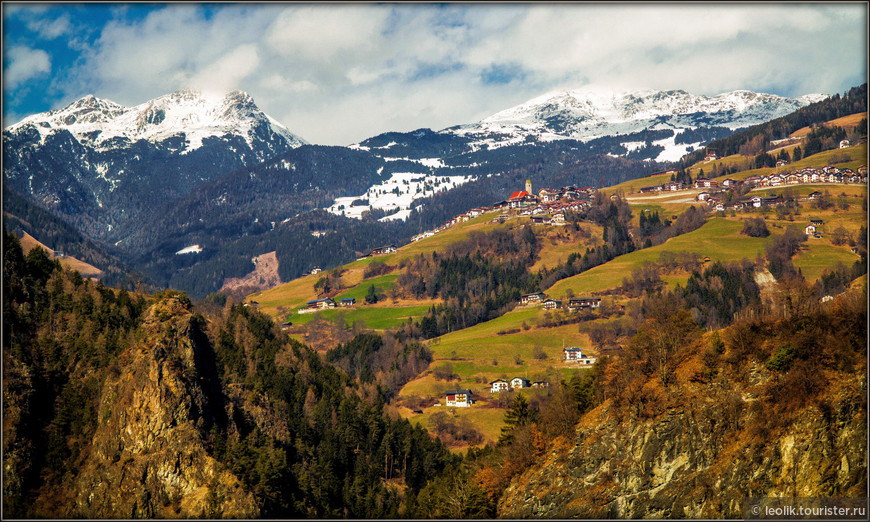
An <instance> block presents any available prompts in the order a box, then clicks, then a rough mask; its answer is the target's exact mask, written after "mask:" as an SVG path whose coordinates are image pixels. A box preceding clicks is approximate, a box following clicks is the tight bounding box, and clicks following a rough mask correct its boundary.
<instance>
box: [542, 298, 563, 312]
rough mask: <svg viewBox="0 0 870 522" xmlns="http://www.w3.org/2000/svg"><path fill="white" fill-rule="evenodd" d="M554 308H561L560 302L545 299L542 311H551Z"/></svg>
mask: <svg viewBox="0 0 870 522" xmlns="http://www.w3.org/2000/svg"><path fill="white" fill-rule="evenodd" d="M554 308H562V301H560V300H558V299H547V300H546V301H544V310H552V309H554Z"/></svg>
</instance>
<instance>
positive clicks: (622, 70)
mask: <svg viewBox="0 0 870 522" xmlns="http://www.w3.org/2000/svg"><path fill="white" fill-rule="evenodd" d="M867 8H868V4H867V3H866V2H851V3H849V2H844V3H833V2H819V3H757V2H753V3H686V2H680V3H672V4H671V3H621V2H617V3H582V2H581V3H503V4H499V3H486V4H469V3H440V4H431V3H401V2H400V3H389V4H374V3H370V4H369V3H353V4H336V3H304V4H300V3H264V4H250V3H239V4H232V3H217V4H200V3H176V4H137V3H133V4H121V3H100V4H73V3H53V4H31V3H27V4H17V3H7V2H4V3H3V127H4V128H5V127H7V126H8V125H11V124H13V123H16V122H17V121H20V120H21V119H22V118H24V117H26V116H28V115H30V114H34V113H37V112H44V111H48V110H51V109H57V108H61V107H63V106H65V105H67V104H69V103H71V102H72V101H75V100H77V99H79V98H81V97H83V96H85V95H87V94H93V95H95V96H97V97H98V98H104V99H108V100H111V101H114V102H116V103H120V104H122V105H126V106H134V105H139V104H141V103H144V102H146V101H148V100H150V99H153V98H156V97H158V96H161V95H164V94H169V93H171V92H174V91H177V90H179V89H184V88H192V89H199V90H203V91H228V90H232V89H240V90H243V91H246V92H247V93H249V94H250V95H251V96H252V97H253V99H254V101H255V102H256V104H257V105H258V106H259V107H260V109H262V110H263V111H264V112H265V113H267V114H268V115H269V116H271V117H273V118H274V119H276V120H278V121H279V122H281V123H282V124H284V125H285V126H286V127H287V128H288V129H289V130H290V131H291V132H293V133H294V134H297V135H299V136H300V137H302V138H303V139H305V140H306V141H308V142H310V143H315V144H322V145H350V144H353V143H358V142H360V141H362V140H364V139H366V138H369V137H372V136H375V135H378V134H380V133H383V132H389V131H401V132H407V131H412V130H416V129H419V128H430V129H433V130H441V129H443V128H446V127H450V126H454V125H459V124H465V123H474V122H477V121H479V120H481V119H483V118H485V117H487V116H489V115H492V114H494V113H496V112H499V111H501V110H504V109H507V108H510V107H513V106H515V105H518V104H521V103H523V102H525V101H527V100H529V99H531V98H535V97H537V96H540V95H543V94H545V93H548V92H551V91H555V90H560V89H600V90H605V91H622V90H633V89H682V90H686V91H688V92H690V93H693V94H699V95H700V94H704V95H716V94H720V93H723V92H729V91H732V90H737V89H747V90H753V91H757V92H766V93H771V94H778V95H782V96H800V95H804V94H812V93H823V94H834V93H841V94H842V93H843V92H845V91H847V90H848V89H849V88H851V87H854V86H857V85H860V84H862V83H865V82H866V81H867V46H868V40H867V22H868V20H867V16H868V11H867Z"/></svg>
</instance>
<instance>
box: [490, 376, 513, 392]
mask: <svg viewBox="0 0 870 522" xmlns="http://www.w3.org/2000/svg"><path fill="white" fill-rule="evenodd" d="M489 385H490V386H491V388H490V390H489V393H497V392H502V391H508V382H507V381H506V380H504V379H496V380H494V381H492V382H491V383H489Z"/></svg>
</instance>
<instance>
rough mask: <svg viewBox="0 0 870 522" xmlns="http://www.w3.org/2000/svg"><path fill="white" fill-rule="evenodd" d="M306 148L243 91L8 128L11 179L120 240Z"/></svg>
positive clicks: (6, 162)
mask: <svg viewBox="0 0 870 522" xmlns="http://www.w3.org/2000/svg"><path fill="white" fill-rule="evenodd" d="M303 144H305V142H304V140H302V139H301V138H299V137H298V136H296V135H295V134H293V133H292V132H290V131H289V130H288V129H287V128H286V127H284V126H283V125H281V124H279V123H278V122H276V121H275V120H274V119H272V118H270V117H269V116H268V115H266V114H265V113H263V112H262V111H261V110H260V109H259V108H258V107H257V105H256V104H255V103H254V100H253V99H252V98H251V97H250V96H249V95H248V94H247V93H244V92H242V91H232V92H229V93H225V94H221V95H210V94H204V93H201V92H198V91H192V90H181V91H178V92H174V93H172V94H168V95H165V96H161V97H159V98H155V99H153V100H150V101H148V102H145V103H143V104H140V105H137V106H135V107H124V106H122V105H119V104H117V103H114V102H112V101H109V100H104V99H100V98H97V97H95V96H92V95H88V96H85V97H84V98H81V99H79V100H77V101H75V102H73V103H71V104H69V105H67V106H66V107H64V108H62V109H57V110H53V111H50V112H45V113H40V114H35V115H32V116H29V117H27V118H25V119H24V120H22V121H20V122H18V123H16V124H14V125H12V126H10V127H8V128H6V129H4V130H3V177H4V181H5V182H6V185H7V186H9V187H11V188H12V189H13V190H15V191H16V192H18V193H19V194H21V195H22V196H25V197H27V198H29V199H30V200H31V201H33V202H35V203H37V204H39V205H41V206H43V207H44V208H46V209H48V210H50V211H52V212H54V213H56V214H57V215H59V216H60V217H62V218H64V219H67V220H68V221H70V222H71V223H73V224H75V225H76V226H77V227H78V228H79V229H80V230H82V231H84V232H86V233H87V234H89V235H91V236H92V237H95V238H99V239H105V240H110V241H113V242H114V241H117V240H119V239H120V238H123V237H124V236H125V235H126V234H127V233H129V229H130V228H135V227H136V226H138V225H137V224H141V222H142V219H144V218H145V217H146V215H148V214H150V213H153V212H155V211H157V209H158V208H159V207H160V206H161V205H163V204H166V203H168V202H169V201H170V200H172V199H174V198H177V197H179V196H181V195H184V194H187V193H188V192H190V191H191V190H193V189H195V188H196V187H197V186H199V185H201V184H203V183H207V182H209V181H212V180H215V179H217V178H219V177H221V176H223V175H225V174H227V173H229V172H232V171H234V170H237V169H240V168H245V167H250V166H253V165H256V164H259V163H262V162H263V161H266V160H268V159H270V158H273V157H276V156H278V155H280V154H283V153H286V152H288V151H290V150H293V149H295V148H298V147H300V146H301V145H303Z"/></svg>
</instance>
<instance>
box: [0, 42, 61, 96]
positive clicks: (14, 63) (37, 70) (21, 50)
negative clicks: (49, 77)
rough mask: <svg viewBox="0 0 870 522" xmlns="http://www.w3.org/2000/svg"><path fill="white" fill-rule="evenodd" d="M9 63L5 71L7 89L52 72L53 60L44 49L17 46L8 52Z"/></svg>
mask: <svg viewBox="0 0 870 522" xmlns="http://www.w3.org/2000/svg"><path fill="white" fill-rule="evenodd" d="M6 59H7V60H8V63H7V64H6V66H5V67H4V70H3V78H4V83H5V87H6V88H12V89H14V88H16V87H18V86H19V85H20V84H21V83H23V82H26V81H27V80H30V79H32V78H36V77H38V76H41V75H44V74H47V73H49V72H50V71H51V59H50V58H49V56H48V53H47V52H45V51H43V50H42V49H31V48H29V47H25V46H16V47H12V48H10V49H8V50H7V51H6Z"/></svg>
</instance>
